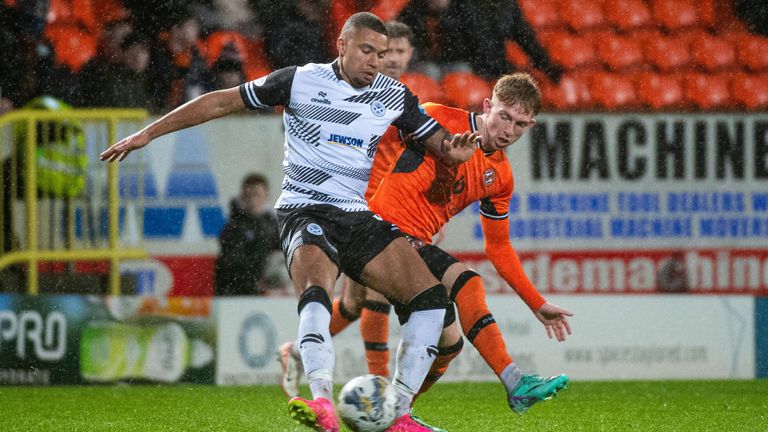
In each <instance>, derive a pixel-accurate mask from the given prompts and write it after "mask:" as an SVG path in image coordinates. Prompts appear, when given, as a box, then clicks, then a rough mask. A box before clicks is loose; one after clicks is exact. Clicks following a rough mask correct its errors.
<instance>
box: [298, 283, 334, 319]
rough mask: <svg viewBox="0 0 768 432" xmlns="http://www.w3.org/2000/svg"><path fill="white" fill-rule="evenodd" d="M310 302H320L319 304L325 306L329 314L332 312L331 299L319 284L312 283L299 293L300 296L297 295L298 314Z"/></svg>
mask: <svg viewBox="0 0 768 432" xmlns="http://www.w3.org/2000/svg"><path fill="white" fill-rule="evenodd" d="M312 302H316V303H320V304H321V305H323V306H325V308H326V309H327V310H328V313H329V314H330V313H332V312H331V311H332V309H333V305H332V303H331V299H330V297H328V293H327V292H326V291H325V289H324V288H323V287H321V286H319V285H312V286H311V287H309V288H307V289H305V290H304V292H302V293H301V296H299V306H298V311H299V314H301V311H302V310H303V309H304V307H305V306H306V305H308V304H309V303H312Z"/></svg>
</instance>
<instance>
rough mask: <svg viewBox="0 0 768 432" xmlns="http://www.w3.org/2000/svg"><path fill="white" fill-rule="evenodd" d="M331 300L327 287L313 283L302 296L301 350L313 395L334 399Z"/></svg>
mask: <svg viewBox="0 0 768 432" xmlns="http://www.w3.org/2000/svg"><path fill="white" fill-rule="evenodd" d="M330 322H331V302H330V299H329V298H328V294H326V292H325V290H324V289H322V288H321V287H319V286H312V287H310V288H308V289H307V290H305V291H304V292H303V293H302V294H301V297H300V298H299V338H298V340H299V352H300V353H301V362H302V364H303V365H304V371H306V374H307V379H308V380H309V388H310V390H311V392H312V398H313V399H317V398H318V397H324V398H327V399H328V400H333V387H332V377H333V364H334V360H335V359H334V352H333V344H332V343H331V334H330V332H329V331H328V325H329V324H330Z"/></svg>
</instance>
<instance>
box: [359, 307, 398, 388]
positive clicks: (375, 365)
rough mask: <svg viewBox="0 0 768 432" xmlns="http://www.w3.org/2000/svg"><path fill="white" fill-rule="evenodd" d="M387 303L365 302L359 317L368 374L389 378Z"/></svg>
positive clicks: (388, 308)
mask: <svg viewBox="0 0 768 432" xmlns="http://www.w3.org/2000/svg"><path fill="white" fill-rule="evenodd" d="M391 308H392V307H391V306H390V305H388V304H387V303H382V302H377V301H370V300H366V301H365V302H364V303H363V312H362V314H361V315H360V333H361V334H362V336H363V343H364V344H365V360H366V361H367V362H368V373H372V374H375V375H381V376H384V377H389V345H387V343H388V341H389V311H390V309H391Z"/></svg>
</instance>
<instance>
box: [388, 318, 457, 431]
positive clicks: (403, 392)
mask: <svg viewBox="0 0 768 432" xmlns="http://www.w3.org/2000/svg"><path fill="white" fill-rule="evenodd" d="M444 316H445V309H431V310H424V311H417V312H413V313H412V314H411V316H410V318H408V322H407V323H406V324H405V328H404V329H403V336H402V338H401V339H400V345H398V346H397V366H396V368H395V375H394V377H393V378H392V384H393V386H394V388H395V391H396V392H397V397H398V403H397V417H400V416H402V415H404V414H406V413H408V411H409V410H410V408H411V401H412V400H413V396H414V395H415V394H416V392H418V391H419V389H420V388H421V384H422V383H423V382H424V378H426V376H427V373H428V372H429V368H430V367H432V362H434V361H435V358H436V357H437V342H438V341H439V340H440V333H441V332H442V330H443V317H444Z"/></svg>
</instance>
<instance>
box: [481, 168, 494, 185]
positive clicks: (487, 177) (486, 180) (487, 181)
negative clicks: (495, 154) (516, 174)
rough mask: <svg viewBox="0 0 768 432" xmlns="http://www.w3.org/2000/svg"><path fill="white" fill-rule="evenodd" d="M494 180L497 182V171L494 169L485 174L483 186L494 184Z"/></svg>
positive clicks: (486, 171) (489, 169)
mask: <svg viewBox="0 0 768 432" xmlns="http://www.w3.org/2000/svg"><path fill="white" fill-rule="evenodd" d="M494 180H496V171H495V170H494V169H493V168H488V169H487V170H485V172H484V173H483V184H484V185H486V186H490V185H492V184H493V182H494Z"/></svg>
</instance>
